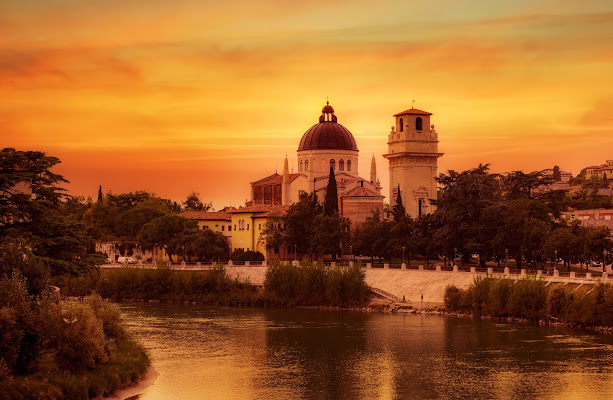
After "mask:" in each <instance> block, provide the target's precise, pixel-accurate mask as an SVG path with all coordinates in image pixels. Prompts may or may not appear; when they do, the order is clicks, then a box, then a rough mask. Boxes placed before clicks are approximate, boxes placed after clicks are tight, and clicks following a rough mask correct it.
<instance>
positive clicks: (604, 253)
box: [602, 249, 607, 274]
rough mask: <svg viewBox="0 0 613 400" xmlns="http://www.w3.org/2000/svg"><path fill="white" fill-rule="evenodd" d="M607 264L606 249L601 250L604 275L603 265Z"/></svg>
mask: <svg viewBox="0 0 613 400" xmlns="http://www.w3.org/2000/svg"><path fill="white" fill-rule="evenodd" d="M606 263H607V249H603V250H602V273H603V274H604V273H605V268H604V266H605V264H606Z"/></svg>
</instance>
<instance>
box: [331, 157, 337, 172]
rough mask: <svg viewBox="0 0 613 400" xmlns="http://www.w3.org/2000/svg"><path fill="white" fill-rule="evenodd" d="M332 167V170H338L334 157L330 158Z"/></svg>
mask: <svg viewBox="0 0 613 400" xmlns="http://www.w3.org/2000/svg"><path fill="white" fill-rule="evenodd" d="M330 168H332V171H336V161H334V159H332V160H330Z"/></svg>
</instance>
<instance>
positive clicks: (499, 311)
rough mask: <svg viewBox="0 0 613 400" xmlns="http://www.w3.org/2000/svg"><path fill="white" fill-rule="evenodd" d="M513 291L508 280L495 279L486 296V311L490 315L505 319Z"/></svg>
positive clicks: (511, 283)
mask: <svg viewBox="0 0 613 400" xmlns="http://www.w3.org/2000/svg"><path fill="white" fill-rule="evenodd" d="M512 291H513V281H511V280H509V279H496V280H495V281H494V282H493V283H492V285H491V287H490V291H489V294H488V303H487V305H486V309H487V311H488V313H489V314H490V315H494V316H497V317H506V316H507V315H508V314H509V310H508V303H509V297H510V295H511V292H512Z"/></svg>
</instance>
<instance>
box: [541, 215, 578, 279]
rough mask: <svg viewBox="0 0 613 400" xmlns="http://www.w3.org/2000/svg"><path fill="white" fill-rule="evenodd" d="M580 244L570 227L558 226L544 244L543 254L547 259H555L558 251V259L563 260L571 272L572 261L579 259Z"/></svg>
mask: <svg viewBox="0 0 613 400" xmlns="http://www.w3.org/2000/svg"><path fill="white" fill-rule="evenodd" d="M578 244H579V243H578V237H577V235H575V234H573V232H572V230H571V229H570V228H569V227H567V226H557V227H556V229H554V230H553V231H552V232H551V233H550V234H549V235H548V236H547V239H546V240H545V243H543V247H542V253H543V255H544V256H545V259H553V258H554V256H555V254H556V251H557V256H558V258H561V259H562V260H563V262H564V265H567V266H568V270H569V272H570V263H571V261H572V260H574V259H577V258H578Z"/></svg>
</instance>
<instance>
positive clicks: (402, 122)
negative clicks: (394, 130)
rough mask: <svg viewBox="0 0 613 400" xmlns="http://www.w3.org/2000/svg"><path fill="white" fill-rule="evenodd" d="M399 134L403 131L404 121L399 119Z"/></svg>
mask: <svg viewBox="0 0 613 400" xmlns="http://www.w3.org/2000/svg"><path fill="white" fill-rule="evenodd" d="M398 131H399V132H403V131H404V121H403V120H402V118H400V128H399V129H398Z"/></svg>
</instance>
